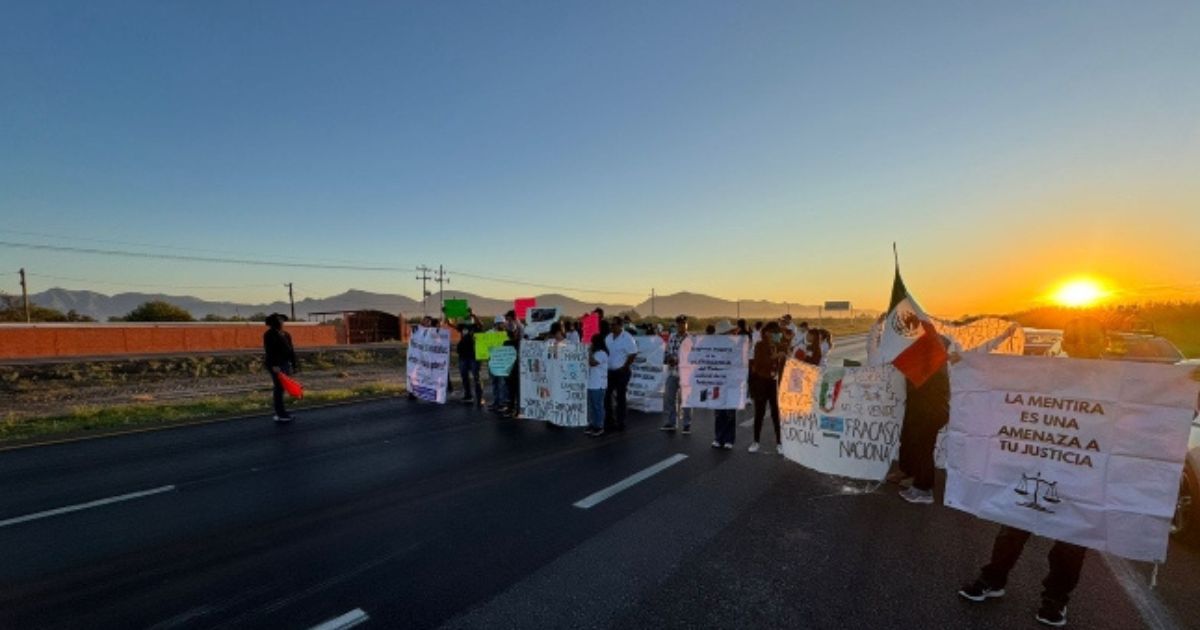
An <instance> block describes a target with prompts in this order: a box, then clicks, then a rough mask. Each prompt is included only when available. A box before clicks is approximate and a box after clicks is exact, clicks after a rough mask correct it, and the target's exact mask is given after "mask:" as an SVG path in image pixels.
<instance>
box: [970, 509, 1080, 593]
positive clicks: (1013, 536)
mask: <svg viewBox="0 0 1200 630" xmlns="http://www.w3.org/2000/svg"><path fill="white" fill-rule="evenodd" d="M1030 535H1031V534H1030V533H1029V532H1027V531H1025V530H1023V529H1017V528H1015V527H1008V526H1007V525H1004V526H1001V527H1000V533H998V534H996V542H995V544H994V545H993V546H992V561H991V562H990V563H988V565H987V566H985V567H983V572H982V577H983V581H984V582H987V584H988V586H991V587H992V588H1004V585H1005V584H1007V583H1008V572H1009V571H1011V570H1012V568H1013V565H1015V564H1016V563H1017V559H1018V558H1020V557H1021V550H1023V549H1025V543H1026V542H1028V541H1029V536H1030ZM1086 551H1087V549H1086V548H1085V547H1080V546H1079V545H1072V544H1071V543H1065V542H1062V541H1058V540H1056V541H1054V546H1053V547H1051V548H1050V555H1049V556H1048V558H1049V560H1050V573H1049V574H1048V575H1047V576H1046V579H1045V580H1042V589H1043V590H1042V597H1043V598H1044V599H1047V600H1050V601H1052V602H1054V603H1056V604H1058V605H1059V606H1066V605H1067V600H1069V599H1070V598H1071V591H1073V590H1075V585H1076V584H1079V572H1080V570H1081V569H1082V568H1083V556H1084V553H1085V552H1086Z"/></svg>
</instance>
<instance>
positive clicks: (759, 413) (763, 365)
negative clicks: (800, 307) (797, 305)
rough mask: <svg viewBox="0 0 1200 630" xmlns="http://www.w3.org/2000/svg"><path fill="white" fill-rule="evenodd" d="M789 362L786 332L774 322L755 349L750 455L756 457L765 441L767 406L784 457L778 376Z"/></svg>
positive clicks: (752, 363)
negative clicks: (763, 440)
mask: <svg viewBox="0 0 1200 630" xmlns="http://www.w3.org/2000/svg"><path fill="white" fill-rule="evenodd" d="M786 360H787V350H786V348H785V347H784V346H783V332H782V330H781V329H780V327H779V324H777V323H775V322H771V323H769V324H767V325H766V326H765V327H764V328H763V338H762V340H761V341H759V342H758V343H757V344H755V345H754V356H753V358H751V360H750V396H751V397H752V398H753V399H754V441H753V442H751V443H750V452H751V453H757V452H758V450H759V445H758V442H759V439H760V438H761V437H762V425H763V416H764V415H766V411H767V406H768V405H769V406H770V409H771V422H772V423H774V425H775V452H776V453H779V454H781V455H782V454H783V434H782V433H781V432H780V428H779V389H778V387H779V376H780V373H781V372H782V371H783V364H784V362H785V361H786Z"/></svg>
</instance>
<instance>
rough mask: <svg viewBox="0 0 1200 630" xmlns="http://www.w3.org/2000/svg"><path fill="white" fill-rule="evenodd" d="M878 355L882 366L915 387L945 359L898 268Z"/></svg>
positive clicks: (938, 338) (939, 341)
mask: <svg viewBox="0 0 1200 630" xmlns="http://www.w3.org/2000/svg"><path fill="white" fill-rule="evenodd" d="M879 352H880V358H881V359H882V361H881V362H882V363H891V364H892V365H894V366H896V369H897V370H900V372H902V373H903V374H904V376H905V377H906V378H907V379H908V380H909V381H910V382H912V384H913V385H916V386H917V387H920V386H921V385H923V384H924V383H925V381H927V380H929V377H930V376H933V374H934V373H936V372H937V371H938V370H940V369H941V368H942V365H943V364H945V363H946V359H947V358H948V357H947V355H946V348H945V346H943V345H942V338H941V336H940V335H939V334H938V332H937V330H935V329H934V326H933V320H932V319H931V318H930V317H929V316H928V315H926V314H925V311H923V310H921V305H920V304H917V301H916V300H915V299H913V296H912V295H911V294H909V292H908V289H907V288H905V286H904V280H903V279H902V278H901V277H900V267H899V265H897V266H896V279H895V280H894V281H893V282H892V301H891V304H889V305H888V313H887V316H886V317H885V318H884V320H883V331H882V335H881V337H880V340H879Z"/></svg>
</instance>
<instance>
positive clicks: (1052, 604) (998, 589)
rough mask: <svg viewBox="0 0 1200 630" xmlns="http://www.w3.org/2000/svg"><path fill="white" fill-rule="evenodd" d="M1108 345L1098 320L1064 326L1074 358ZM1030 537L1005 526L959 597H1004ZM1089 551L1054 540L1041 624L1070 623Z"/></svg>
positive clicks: (1044, 585) (954, 357)
mask: <svg viewBox="0 0 1200 630" xmlns="http://www.w3.org/2000/svg"><path fill="white" fill-rule="evenodd" d="M1106 345H1107V336H1106V334H1105V331H1104V327H1103V326H1102V325H1101V324H1100V322H1098V321H1096V320H1094V319H1087V318H1081V319H1075V320H1072V321H1071V322H1069V323H1067V325H1066V326H1064V327H1063V341H1062V347H1063V350H1064V351H1065V352H1066V353H1067V355H1068V356H1070V357H1072V358H1076V359H1099V358H1101V353H1102V352H1103V351H1104V348H1105V346H1106ZM958 360H959V357H958V355H957V354H952V355H950V362H951V363H955V362H957V361H958ZM1030 536H1032V534H1030V533H1029V532H1027V531H1025V530H1023V529H1017V528H1016V527H1009V526H1007V525H1001V526H1000V532H999V533H998V534H996V541H995V543H993V545H992V558H991V562H989V563H988V564H987V565H986V566H984V567H983V569H981V570H980V573H979V577H978V578H977V579H976V580H975V581H974V582H972V583H970V584H968V585H966V586H964V587H962V588H961V589H959V591H958V594H959V596H961V597H962V598H963V599H966V600H968V601H972V602H984V601H987V600H988V599H994V598H997V597H1003V596H1004V586H1005V584H1006V583H1007V582H1008V573H1009V571H1011V570H1012V568H1013V566H1015V565H1016V564H1017V560H1019V559H1020V558H1021V552H1022V551H1023V550H1024V549H1025V543H1027V542H1029V537H1030ZM1086 552H1087V548H1086V547H1082V546H1080V545H1074V544H1071V543H1066V542H1062V541H1060V540H1056V541H1054V546H1053V547H1051V548H1050V554H1049V556H1048V559H1049V561H1050V572H1049V574H1047V575H1046V579H1045V580H1043V581H1042V588H1043V590H1042V605H1041V608H1039V609H1038V611H1037V615H1036V616H1035V618H1036V619H1037V621H1038V622H1039V623H1042V624H1044V625H1047V626H1054V627H1060V626H1065V625H1066V624H1067V602H1068V601H1069V600H1070V598H1071V591H1073V590H1075V586H1076V585H1077V584H1079V574H1080V572H1081V571H1082V570H1083V559H1084V556H1085V555H1086Z"/></svg>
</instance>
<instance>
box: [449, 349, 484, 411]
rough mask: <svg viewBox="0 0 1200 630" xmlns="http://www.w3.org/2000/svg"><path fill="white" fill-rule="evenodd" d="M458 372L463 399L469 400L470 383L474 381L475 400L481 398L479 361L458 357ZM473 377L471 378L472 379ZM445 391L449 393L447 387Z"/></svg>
mask: <svg viewBox="0 0 1200 630" xmlns="http://www.w3.org/2000/svg"><path fill="white" fill-rule="evenodd" d="M458 373H459V376H461V377H462V384H463V400H471V383H472V382H473V383H475V389H474V391H475V400H479V401H482V400H483V382H482V381H480V380H479V361H476V360H475V359H473V358H472V359H461V358H460V359H459V360H458ZM472 379H473V380H472ZM446 393H450V390H449V389H447V390H446Z"/></svg>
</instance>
